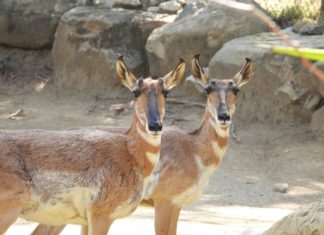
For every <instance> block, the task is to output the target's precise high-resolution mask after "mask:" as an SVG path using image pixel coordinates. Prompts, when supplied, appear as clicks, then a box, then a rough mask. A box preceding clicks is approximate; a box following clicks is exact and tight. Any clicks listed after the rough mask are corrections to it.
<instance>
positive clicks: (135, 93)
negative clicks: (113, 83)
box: [133, 87, 141, 98]
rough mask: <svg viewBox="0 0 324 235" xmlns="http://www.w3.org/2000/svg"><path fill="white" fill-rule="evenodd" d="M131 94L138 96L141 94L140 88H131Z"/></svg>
mask: <svg viewBox="0 0 324 235" xmlns="http://www.w3.org/2000/svg"><path fill="white" fill-rule="evenodd" d="M133 94H134V96H135V98H137V97H139V96H140V95H141V90H140V89H139V88H138V87H136V88H135V89H134V90H133Z"/></svg>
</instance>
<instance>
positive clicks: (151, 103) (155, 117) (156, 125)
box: [147, 90, 162, 131]
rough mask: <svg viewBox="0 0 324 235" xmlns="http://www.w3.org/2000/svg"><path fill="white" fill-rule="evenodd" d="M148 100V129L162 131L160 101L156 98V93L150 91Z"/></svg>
mask: <svg viewBox="0 0 324 235" xmlns="http://www.w3.org/2000/svg"><path fill="white" fill-rule="evenodd" d="M147 98H148V107H147V108H148V111H147V120H148V128H149V130H150V131H161V130H162V123H161V120H160V111H159V109H158V101H157V97H156V91H155V90H152V91H149V92H148V94H147Z"/></svg>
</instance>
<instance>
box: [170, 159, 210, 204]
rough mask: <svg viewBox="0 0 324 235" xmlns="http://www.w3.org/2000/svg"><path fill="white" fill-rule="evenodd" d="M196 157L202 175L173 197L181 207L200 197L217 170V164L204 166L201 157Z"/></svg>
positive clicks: (174, 201) (175, 202)
mask: <svg viewBox="0 0 324 235" xmlns="http://www.w3.org/2000/svg"><path fill="white" fill-rule="evenodd" d="M195 159H196V163H197V166H198V169H199V171H200V176H199V178H198V180H197V182H196V184H194V185H193V186H192V187H190V188H188V189H187V190H186V191H184V192H182V193H181V194H179V195H178V196H177V197H175V198H173V200H172V203H174V204H176V205H178V206H180V207H182V206H185V205H189V204H191V203H193V202H195V201H197V200H198V199H199V197H200V196H201V194H202V193H203V192H204V190H205V188H206V187H207V185H208V182H209V179H210V177H211V175H212V174H213V173H214V172H215V170H216V165H209V166H204V165H203V163H202V161H201V159H200V158H199V157H195Z"/></svg>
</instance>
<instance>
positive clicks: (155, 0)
mask: <svg viewBox="0 0 324 235" xmlns="http://www.w3.org/2000/svg"><path fill="white" fill-rule="evenodd" d="M162 2H164V1H163V0H149V4H150V6H158V5H160V3H162Z"/></svg>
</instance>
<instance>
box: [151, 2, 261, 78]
mask: <svg viewBox="0 0 324 235" xmlns="http://www.w3.org/2000/svg"><path fill="white" fill-rule="evenodd" d="M264 31H266V26H265V25H263V24H262V23H261V22H260V20H258V19H256V18H255V17H254V16H253V15H251V14H250V13H247V12H242V11H237V10H233V9H230V8H226V7H223V6H220V5H218V4H212V3H210V4H209V5H208V6H207V7H206V8H205V9H204V10H202V11H199V13H197V14H195V15H193V16H192V15H189V16H188V17H183V18H181V19H179V20H178V21H175V22H173V23H171V24H168V25H165V26H163V27H161V28H158V29H156V30H154V31H153V33H152V34H151V35H150V37H149V38H148V40H147V44H146V51H147V55H148V59H149V64H150V71H151V73H165V72H167V71H168V70H170V69H172V66H173V65H174V63H175V60H177V58H178V57H183V58H184V59H185V60H186V61H190V60H191V59H192V56H193V55H194V54H197V53H200V54H201V61H202V63H203V64H204V65H205V64H206V63H207V62H208V61H209V59H210V58H211V57H212V56H213V55H214V54H215V52H216V51H217V50H218V49H220V48H221V47H222V45H223V44H224V43H225V42H227V41H229V40H231V39H233V38H237V37H240V36H245V35H250V34H255V33H259V32H264Z"/></svg>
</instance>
